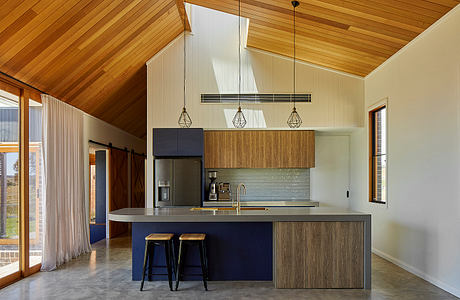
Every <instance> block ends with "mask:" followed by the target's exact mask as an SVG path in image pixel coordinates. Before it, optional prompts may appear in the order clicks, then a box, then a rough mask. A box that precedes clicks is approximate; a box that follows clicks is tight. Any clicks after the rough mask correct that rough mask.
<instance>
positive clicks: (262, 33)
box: [187, 0, 460, 76]
mask: <svg viewBox="0 0 460 300" xmlns="http://www.w3.org/2000/svg"><path fill="white" fill-rule="evenodd" d="M187 2H189V3H193V4H196V5H200V6H204V7H208V8H212V9H215V10H220V11H223V12H227V13H231V14H238V1H237V0H187ZM299 2H300V6H298V7H297V9H296V16H297V17H296V50H297V51H296V52H297V53H296V56H297V57H298V58H299V59H301V60H304V61H306V62H310V63H313V64H317V65H320V66H324V67H328V68H331V69H335V70H339V71H343V72H347V73H351V74H355V75H359V76H366V75H367V74H369V73H370V72H371V71H372V70H374V69H375V68H376V67H378V66H379V65H380V64H382V63H383V62H384V61H385V60H387V59H388V58H389V57H390V56H391V55H393V54H394V53H396V52H397V51H398V50H399V49H401V48H402V47H404V46H405V45H406V44H407V43H408V42H410V41H411V40H413V39H414V38H415V37H416V36H417V35H419V34H420V33H421V32H423V31H424V30H425V29H427V28H428V27H429V26H430V25H431V24H433V23H434V22H435V21H437V20H438V19H439V18H441V17H442V16H443V15H444V14H446V13H447V12H448V11H449V10H451V9H452V8H453V7H455V6H456V5H457V4H459V3H460V0H300V1H299ZM292 10H293V8H292V5H291V1H290V0H241V15H242V16H243V17H246V18H249V19H250V21H249V31H248V40H247V46H249V47H253V48H258V49H262V50H266V51H269V52H273V53H277V54H281V55H285V56H289V57H292V55H293V28H292V27H293V26H292V24H293V16H292Z"/></svg>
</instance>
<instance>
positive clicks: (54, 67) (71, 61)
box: [30, 0, 129, 92]
mask: <svg viewBox="0 0 460 300" xmlns="http://www.w3.org/2000/svg"><path fill="white" fill-rule="evenodd" d="M114 2H116V3H117V5H116V6H115V7H112V6H110V8H111V10H110V11H109V12H108V13H107V14H105V15H103V16H99V19H98V21H97V22H96V23H95V24H94V25H93V26H90V28H89V29H88V30H87V31H85V32H84V33H83V34H82V35H81V36H79V37H78V38H77V39H76V40H75V41H74V42H72V43H70V44H69V45H68V46H67V47H66V48H65V50H64V51H62V52H61V53H59V54H58V55H57V56H55V57H53V58H52V59H44V60H43V61H42V62H41V63H40V64H39V65H37V67H36V70H37V73H36V75H34V76H33V77H32V78H31V79H30V80H31V81H45V82H46V83H47V85H48V86H52V87H54V88H55V87H56V85H57V83H58V82H60V81H62V80H63V78H67V76H68V74H70V72H71V71H72V70H74V68H75V66H76V65H81V64H82V62H84V63H87V62H88V57H90V56H91V55H92V54H93V53H94V51H96V49H97V48H93V49H89V51H86V52H84V51H80V50H79V49H78V47H77V46H78V45H79V44H80V43H81V42H82V41H84V40H85V39H86V38H88V37H89V36H91V35H92V34H93V33H94V32H95V31H97V30H98V29H99V28H100V27H102V26H103V25H104V24H105V23H106V22H107V21H108V20H110V19H111V18H112V17H113V16H114V15H116V14H117V13H118V12H119V11H120V10H122V9H123V8H124V7H126V6H127V5H128V4H129V2H128V1H124V0H119V1H114ZM101 17H102V18H101ZM113 34H115V33H113ZM105 42H108V39H107V40H105ZM56 61H58V62H60V63H59V64H57V63H56ZM53 92H54V91H53Z"/></svg>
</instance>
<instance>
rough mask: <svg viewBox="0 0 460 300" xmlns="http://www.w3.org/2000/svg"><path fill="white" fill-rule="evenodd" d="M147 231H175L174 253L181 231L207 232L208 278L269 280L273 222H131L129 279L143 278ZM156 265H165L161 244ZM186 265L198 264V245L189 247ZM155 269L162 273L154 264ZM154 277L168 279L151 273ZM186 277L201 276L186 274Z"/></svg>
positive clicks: (190, 270)
mask: <svg viewBox="0 0 460 300" xmlns="http://www.w3.org/2000/svg"><path fill="white" fill-rule="evenodd" d="M150 233H174V234H176V237H175V239H176V240H175V246H176V255H177V254H178V246H179V242H178V240H177V239H178V237H179V235H180V234H181V233H206V234H207V237H206V238H207V247H206V249H207V253H208V260H209V280H262V281H271V280H272V269H273V241H272V223H262V222H261V223H243V222H241V223H240V222H235V223H220V222H219V223H133V225H132V250H133V251H132V279H133V280H141V279H142V265H143V262H144V261H143V260H144V249H145V248H144V247H145V240H144V238H145V237H146V236H147V235H149V234H150ZM155 251H156V252H155V255H154V263H155V265H161V266H164V265H165V258H164V250H163V247H155ZM186 264H188V265H196V266H199V265H200V260H199V253H198V248H197V247H189V250H188V255H187V258H186ZM154 272H158V273H165V271H163V270H161V269H156V268H154ZM185 272H186V273H201V269H199V268H192V269H190V268H188V269H187V268H186V269H185ZM154 280H167V277H166V276H154ZM185 280H201V277H199V276H198V277H197V276H194V277H192V276H185Z"/></svg>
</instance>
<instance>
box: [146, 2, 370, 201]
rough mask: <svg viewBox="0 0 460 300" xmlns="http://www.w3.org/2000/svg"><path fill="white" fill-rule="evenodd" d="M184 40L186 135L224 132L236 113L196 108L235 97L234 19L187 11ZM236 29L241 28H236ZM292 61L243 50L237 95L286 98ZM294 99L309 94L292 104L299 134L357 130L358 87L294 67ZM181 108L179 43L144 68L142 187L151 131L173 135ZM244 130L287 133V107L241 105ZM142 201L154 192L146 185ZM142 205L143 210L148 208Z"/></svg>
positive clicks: (352, 79)
mask: <svg viewBox="0 0 460 300" xmlns="http://www.w3.org/2000/svg"><path fill="white" fill-rule="evenodd" d="M190 11H191V20H192V33H191V34H188V35H187V110H188V112H189V113H190V116H191V118H192V120H193V125H192V127H201V128H205V129H206V128H209V129H210V128H214V129H222V128H229V127H232V126H231V118H232V117H233V115H234V113H235V111H236V107H235V105H229V104H201V103H200V95H201V93H237V92H238V18H237V17H236V16H233V15H229V14H225V13H222V12H217V11H213V10H210V9H206V8H203V7H198V6H192V8H191V10H190ZM243 28H245V27H244V26H243ZM292 80H293V73H292V60H291V59H286V58H284V57H281V56H279V55H273V54H269V53H266V52H263V51H260V50H256V49H246V48H243V49H242V93H256V92H257V93H290V92H292V86H293V81H292ZM296 81H297V92H299V93H304V92H311V93H312V94H313V99H312V103H308V104H306V103H303V104H298V105H297V107H298V111H299V113H300V115H301V117H302V119H303V121H304V123H303V127H304V128H352V127H361V126H362V125H363V115H362V114H360V113H359V112H360V111H361V110H362V107H363V103H364V85H363V79H362V78H359V77H356V76H352V75H346V74H341V73H338V72H333V71H328V70H325V69H324V68H320V67H315V66H311V65H308V64H304V63H298V65H297V80H296ZM182 105H183V38H182V37H179V38H178V39H176V40H175V41H174V42H173V43H171V44H170V45H169V46H168V47H167V48H166V49H164V50H163V51H161V52H160V53H158V54H157V55H156V56H155V57H153V58H152V59H151V60H150V61H149V62H148V63H147V151H148V162H147V182H153V157H152V128H154V127H178V125H177V120H178V117H179V113H180V111H181V108H182ZM243 110H244V113H245V115H246V117H247V119H248V126H247V128H270V129H287V124H286V120H287V118H288V116H289V113H290V111H291V105H290V104H279V103H278V104H253V105H244V106H243ZM147 199H153V190H152V188H151V186H150V185H148V184H147ZM148 203H149V202H148Z"/></svg>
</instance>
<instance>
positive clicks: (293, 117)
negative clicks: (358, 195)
mask: <svg viewBox="0 0 460 300" xmlns="http://www.w3.org/2000/svg"><path fill="white" fill-rule="evenodd" d="M291 4H292V6H293V7H294V22H293V23H294V59H293V63H294V67H293V69H294V76H293V77H294V88H293V90H294V94H293V96H294V99H293V103H294V106H293V108H292V112H291V114H290V115H289V118H288V120H287V124H288V125H289V127H291V128H299V127H300V125H302V119H301V118H300V115H299V113H298V112H297V110H296V107H295V95H296V94H295V87H296V80H295V75H296V68H295V67H296V61H295V59H296V57H295V54H296V53H295V9H296V7H297V6H299V4H300V3H299V1H291ZM291 99H292V96H291Z"/></svg>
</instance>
